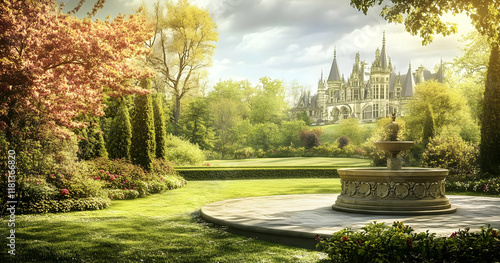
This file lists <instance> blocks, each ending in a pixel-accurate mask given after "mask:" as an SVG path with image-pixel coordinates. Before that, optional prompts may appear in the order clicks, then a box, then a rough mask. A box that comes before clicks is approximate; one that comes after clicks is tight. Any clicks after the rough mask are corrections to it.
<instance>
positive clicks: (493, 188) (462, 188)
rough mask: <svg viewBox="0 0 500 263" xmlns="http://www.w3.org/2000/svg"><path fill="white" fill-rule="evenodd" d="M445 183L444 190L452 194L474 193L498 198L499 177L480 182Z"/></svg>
mask: <svg viewBox="0 0 500 263" xmlns="http://www.w3.org/2000/svg"><path fill="white" fill-rule="evenodd" d="M451 179H452V180H447V181H446V190H447V191H454V192H476V193H483V194H484V193H486V194H491V195H498V196H500V177H494V178H489V179H481V180H460V181H453V178H451Z"/></svg>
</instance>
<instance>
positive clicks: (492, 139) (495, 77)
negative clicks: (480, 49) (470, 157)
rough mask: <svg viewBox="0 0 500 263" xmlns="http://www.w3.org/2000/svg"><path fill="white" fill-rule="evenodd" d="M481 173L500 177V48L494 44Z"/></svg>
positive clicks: (483, 116)
mask: <svg viewBox="0 0 500 263" xmlns="http://www.w3.org/2000/svg"><path fill="white" fill-rule="evenodd" d="M479 157H480V167H481V172H483V173H490V174H494V175H500V46H499V44H492V46H491V53H490V62H489V64H488V74H487V76H486V88H485V90H484V101H483V107H482V114H481V148H480V156H479Z"/></svg>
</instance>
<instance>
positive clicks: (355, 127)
mask: <svg viewBox="0 0 500 263" xmlns="http://www.w3.org/2000/svg"><path fill="white" fill-rule="evenodd" d="M337 133H338V135H340V136H346V137H347V138H349V139H350V141H351V142H352V143H353V144H355V145H360V144H361V143H362V142H363V139H364V138H363V127H362V126H361V125H360V123H359V120H358V119H357V118H348V119H344V120H342V121H340V127H339V130H338V131H337ZM340 148H342V147H340Z"/></svg>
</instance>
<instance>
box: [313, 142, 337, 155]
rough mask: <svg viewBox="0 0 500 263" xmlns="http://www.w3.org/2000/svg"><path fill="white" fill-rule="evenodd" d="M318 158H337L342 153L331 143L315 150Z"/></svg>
mask: <svg viewBox="0 0 500 263" xmlns="http://www.w3.org/2000/svg"><path fill="white" fill-rule="evenodd" d="M314 151H315V155H316V156H324V157H337V156H339V155H340V154H341V153H342V149H340V148H339V147H338V146H337V145H335V144H331V143H325V144H322V145H320V146H318V147H316V148H315V149H314Z"/></svg>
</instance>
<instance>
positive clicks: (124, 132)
mask: <svg viewBox="0 0 500 263" xmlns="http://www.w3.org/2000/svg"><path fill="white" fill-rule="evenodd" d="M131 144H132V126H131V124H130V116H129V111H128V107H127V100H125V99H121V100H120V102H119V106H118V111H117V113H116V116H115V117H114V118H113V121H112V123H111V127H110V129H109V134H108V140H107V148H108V153H109V158H125V159H130V147H131Z"/></svg>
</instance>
